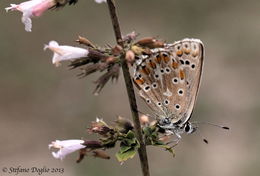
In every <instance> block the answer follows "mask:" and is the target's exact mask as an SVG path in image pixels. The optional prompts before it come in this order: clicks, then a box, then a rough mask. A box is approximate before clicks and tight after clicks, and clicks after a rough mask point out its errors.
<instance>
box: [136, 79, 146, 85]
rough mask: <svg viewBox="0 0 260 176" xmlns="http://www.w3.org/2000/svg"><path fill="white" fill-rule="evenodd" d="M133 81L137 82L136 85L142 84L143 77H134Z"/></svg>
mask: <svg viewBox="0 0 260 176" xmlns="http://www.w3.org/2000/svg"><path fill="white" fill-rule="evenodd" d="M135 82H136V84H138V85H140V84H141V85H142V84H144V82H145V81H144V79H142V78H137V79H135Z"/></svg>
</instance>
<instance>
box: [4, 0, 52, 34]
mask: <svg viewBox="0 0 260 176" xmlns="http://www.w3.org/2000/svg"><path fill="white" fill-rule="evenodd" d="M55 5H56V1H55V0H30V1H26V2H23V3H21V4H18V5H16V4H10V7H7V8H5V10H6V11H7V12H8V11H9V10H11V11H15V10H17V11H20V12H22V13H23V16H22V22H23V23H24V25H25V30H26V31H27V32H31V31H32V20H31V17H38V16H40V15H42V14H43V12H45V11H46V10H48V9H49V8H51V7H53V6H55Z"/></svg>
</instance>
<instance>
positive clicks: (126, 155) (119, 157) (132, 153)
mask: <svg viewBox="0 0 260 176" xmlns="http://www.w3.org/2000/svg"><path fill="white" fill-rule="evenodd" d="M136 153H137V150H136V149H134V148H132V149H131V150H128V151H126V152H124V153H121V152H120V151H119V152H117V153H116V158H117V160H118V161H119V162H123V161H126V160H128V159H130V158H133V157H134V156H135V154H136Z"/></svg>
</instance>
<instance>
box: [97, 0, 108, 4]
mask: <svg viewBox="0 0 260 176" xmlns="http://www.w3.org/2000/svg"><path fill="white" fill-rule="evenodd" d="M95 2H96V3H99V4H100V3H102V2H107V0H95Z"/></svg>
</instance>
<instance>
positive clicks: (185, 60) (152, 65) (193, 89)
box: [133, 38, 204, 139]
mask: <svg viewBox="0 0 260 176" xmlns="http://www.w3.org/2000/svg"><path fill="white" fill-rule="evenodd" d="M203 62H204V45H203V43H202V42H201V41H200V40H199V39H188V38H186V39H183V40H180V41H177V42H175V43H173V44H165V45H164V47H161V48H154V49H151V51H150V53H149V54H141V55H140V56H138V59H137V60H136V62H135V64H134V74H133V81H134V83H135V85H136V87H137V88H138V90H139V95H140V97H141V98H142V99H143V100H144V101H145V102H146V104H147V105H148V106H149V107H150V108H151V109H152V111H153V112H154V114H156V118H157V119H158V122H157V124H158V127H159V128H161V129H163V130H164V131H166V133H167V134H175V135H176V136H177V138H178V139H180V138H181V134H182V133H185V132H186V133H188V134H189V133H192V132H194V131H195V130H196V129H197V127H196V126H194V125H193V124H192V123H190V122H189V120H190V118H191V115H192V112H193V109H194V105H195V102H196V99H197V96H198V91H199V87H200V82H201V76H202V70H203Z"/></svg>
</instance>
